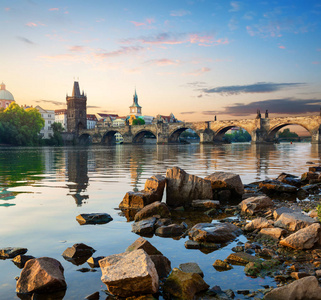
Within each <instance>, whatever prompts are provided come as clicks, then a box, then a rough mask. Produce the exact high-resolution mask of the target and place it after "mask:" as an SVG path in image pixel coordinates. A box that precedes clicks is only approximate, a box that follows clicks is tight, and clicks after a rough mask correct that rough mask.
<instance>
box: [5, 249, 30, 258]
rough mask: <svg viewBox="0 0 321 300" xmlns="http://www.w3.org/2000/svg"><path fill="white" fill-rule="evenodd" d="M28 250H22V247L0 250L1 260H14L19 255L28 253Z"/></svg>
mask: <svg viewBox="0 0 321 300" xmlns="http://www.w3.org/2000/svg"><path fill="white" fill-rule="evenodd" d="M27 251H28V249H27V248H20V247H6V248H2V249H0V258H14V257H15V256H17V255H19V254H25V253H27Z"/></svg>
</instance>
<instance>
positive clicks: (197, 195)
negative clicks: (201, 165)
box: [166, 167, 213, 207]
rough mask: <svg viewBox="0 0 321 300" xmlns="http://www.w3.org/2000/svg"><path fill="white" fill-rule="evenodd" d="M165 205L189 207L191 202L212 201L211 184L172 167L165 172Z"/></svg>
mask: <svg viewBox="0 0 321 300" xmlns="http://www.w3.org/2000/svg"><path fill="white" fill-rule="evenodd" d="M166 180H167V185H166V203H167V205H169V206H172V207H178V206H184V207H189V206H191V203H192V201H193V200H204V199H213V192H212V186H211V182H210V181H209V180H206V179H203V178H200V177H198V176H195V175H190V174H187V173H186V172H185V171H184V170H182V169H180V168H178V167H174V168H172V169H168V170H167V172H166Z"/></svg>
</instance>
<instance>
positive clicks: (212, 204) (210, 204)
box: [192, 200, 220, 210]
mask: <svg viewBox="0 0 321 300" xmlns="http://www.w3.org/2000/svg"><path fill="white" fill-rule="evenodd" d="M219 206H220V201H217V200H193V201H192V207H193V208H198V209H204V210H207V209H211V208H218V207H219Z"/></svg>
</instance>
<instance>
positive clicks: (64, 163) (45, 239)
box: [0, 143, 321, 300]
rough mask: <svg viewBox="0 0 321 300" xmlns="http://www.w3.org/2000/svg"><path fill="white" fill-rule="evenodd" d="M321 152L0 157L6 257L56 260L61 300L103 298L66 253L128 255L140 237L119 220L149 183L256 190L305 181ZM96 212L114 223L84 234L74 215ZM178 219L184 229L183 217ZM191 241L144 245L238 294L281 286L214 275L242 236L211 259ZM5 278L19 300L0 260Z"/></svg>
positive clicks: (2, 282) (236, 148)
mask: <svg viewBox="0 0 321 300" xmlns="http://www.w3.org/2000/svg"><path fill="white" fill-rule="evenodd" d="M320 152H321V151H320V147H319V146H318V145H311V144H305V143H302V144H300V143H298V144H279V145H270V146H266V145H264V146H255V145H250V144H230V145H222V146H211V145H198V144H190V145H145V146H133V145H117V146H110V147H102V146H95V147H87V148H85V147H84V148H77V147H65V148H0V220H1V227H0V248H3V247H9V246H10V247H26V248H28V252H27V254H28V255H33V256H35V257H42V256H49V257H53V258H56V259H58V260H59V261H60V262H61V263H62V265H63V267H64V268H65V277H66V282H67V285H68V288H67V292H66V295H65V298H64V299H83V298H84V297H85V296H87V295H89V294H91V293H93V292H95V291H99V290H101V289H105V286H104V284H102V282H101V280H100V276H101V272H100V269H97V272H88V273H81V272H79V271H77V270H78V269H80V268H82V267H89V266H88V265H87V263H85V264H83V265H82V266H75V265H73V264H72V263H70V262H67V261H66V260H64V259H63V257H62V256H61V254H62V253H63V251H64V250H65V249H66V248H67V247H70V246H72V245H73V244H75V243H79V242H83V243H85V244H87V245H89V246H91V247H93V248H94V249H96V250H97V251H96V252H95V254H94V256H95V257H96V256H107V255H111V254H115V253H120V252H123V251H124V250H125V249H126V248H127V247H128V246H129V245H130V244H131V243H132V242H134V241H135V240H136V239H137V238H138V237H139V236H137V235H136V234H134V233H132V232H131V222H127V219H126V218H125V217H124V216H122V215H121V214H120V211H119V210H118V209H117V207H118V204H119V203H120V201H121V200H122V198H123V196H124V195H125V193H126V192H127V191H130V190H140V189H142V188H143V186H144V183H145V180H146V179H147V178H149V177H150V176H151V175H154V174H163V175H165V173H166V169H167V168H170V167H173V166H179V167H181V168H183V169H184V170H186V171H187V172H188V173H191V174H195V175H199V176H201V177H205V176H207V175H209V174H211V173H213V172H215V171H228V172H234V173H238V174H240V176H241V178H242V181H243V183H250V182H253V181H257V180H263V179H266V178H274V177H276V176H277V175H279V174H280V173H281V172H283V171H285V172H287V173H291V174H294V175H301V174H302V173H303V172H306V171H307V169H308V166H309V165H308V164H307V162H309V161H312V162H314V163H317V164H319V163H320ZM94 212H106V213H109V214H110V215H111V216H112V217H113V221H112V222H110V223H108V224H104V225H86V226H80V225H79V224H78V222H77V221H76V216H77V215H78V214H80V213H94ZM180 217H181V219H182V221H186V222H187V223H188V221H189V220H186V219H184V215H183V214H182V215H181V216H180ZM191 222H192V221H191ZM186 239H187V238H185V239H180V240H174V239H171V238H160V237H156V236H154V237H153V238H149V239H148V240H149V241H150V242H151V243H152V244H153V245H154V246H155V247H156V248H158V249H159V250H160V251H161V252H162V253H163V254H164V255H165V256H167V257H168V258H169V259H170V260H171V262H172V267H178V265H179V264H180V263H186V262H197V263H198V264H199V265H200V267H201V269H202V270H203V272H204V274H205V277H204V279H205V281H206V282H207V283H208V284H209V285H210V286H211V287H212V286H214V285H219V286H220V287H221V288H222V289H228V288H231V289H233V290H234V291H235V290H237V289H245V288H246V289H258V288H260V286H261V285H264V284H269V285H272V286H275V283H274V282H273V281H272V279H270V278H266V279H261V278H250V277H247V276H245V275H244V272H243V268H244V267H242V266H234V269H232V270H230V271H227V272H218V271H216V270H215V269H214V268H213V267H212V264H213V263H214V261H215V260H216V259H225V258H226V257H227V256H228V254H229V253H230V251H231V250H230V249H231V248H232V247H234V246H235V245H236V243H237V242H238V241H242V242H245V241H246V239H245V237H244V236H241V237H239V238H238V239H237V240H236V241H234V242H233V243H230V244H228V245H227V246H225V247H224V248H222V249H220V250H217V251H214V252H211V253H208V254H205V253H203V252H201V251H199V250H187V249H185V247H184V243H185V241H186ZM0 270H1V271H0V299H2V300H5V299H18V297H17V296H16V293H15V284H16V281H15V279H14V278H15V276H19V274H20V271H21V270H20V269H18V268H17V267H16V266H15V265H14V264H13V263H12V261H11V260H10V259H8V260H1V261H0ZM101 295H102V294H101ZM241 297H242V296H241V295H238V296H237V298H241ZM102 299H104V297H103V298H102Z"/></svg>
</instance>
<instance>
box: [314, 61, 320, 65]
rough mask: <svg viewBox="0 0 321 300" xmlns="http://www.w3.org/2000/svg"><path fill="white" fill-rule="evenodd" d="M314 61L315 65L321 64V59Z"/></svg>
mask: <svg viewBox="0 0 321 300" xmlns="http://www.w3.org/2000/svg"><path fill="white" fill-rule="evenodd" d="M312 63H313V64H314V65H319V64H321V62H320V61H313V62H312Z"/></svg>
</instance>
